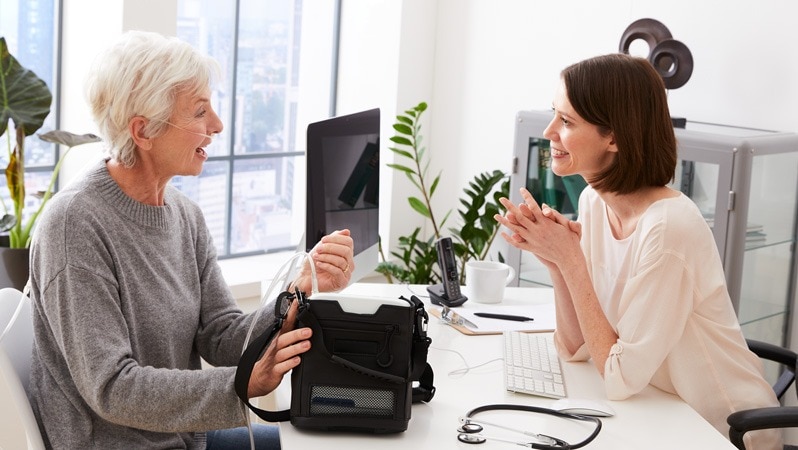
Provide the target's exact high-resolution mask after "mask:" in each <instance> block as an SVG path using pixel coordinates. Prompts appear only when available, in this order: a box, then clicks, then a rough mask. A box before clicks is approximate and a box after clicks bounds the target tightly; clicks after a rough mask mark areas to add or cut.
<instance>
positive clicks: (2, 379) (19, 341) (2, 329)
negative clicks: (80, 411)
mask: <svg viewBox="0 0 798 450" xmlns="http://www.w3.org/2000/svg"><path fill="white" fill-rule="evenodd" d="M9 325H10V327H9ZM0 336H2V341H0V403H1V404H3V405H8V404H10V405H11V408H7V407H6V406H4V407H3V412H2V413H0V440H1V441H0V447H4V448H21V447H22V446H23V445H24V446H26V447H27V448H28V449H43V448H44V443H43V442H42V437H41V434H40V432H39V426H38V424H37V423H36V418H35V416H34V415H33V410H32V409H31V407H30V402H29V401H28V396H27V389H28V379H29V374H30V358H31V350H32V347H33V323H32V319H31V305H30V299H29V298H28V296H27V295H22V293H21V292H20V291H18V290H16V289H13V288H3V289H0ZM4 398H5V400H3V399H4ZM15 438H16V439H17V441H16V444H14V443H9V442H7V441H9V440H13V439H15ZM23 443H24V444H23Z"/></svg>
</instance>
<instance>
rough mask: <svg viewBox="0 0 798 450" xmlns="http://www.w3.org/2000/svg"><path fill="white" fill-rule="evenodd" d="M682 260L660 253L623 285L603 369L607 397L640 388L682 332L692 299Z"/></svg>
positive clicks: (617, 397)
mask: <svg viewBox="0 0 798 450" xmlns="http://www.w3.org/2000/svg"><path fill="white" fill-rule="evenodd" d="M694 286H695V283H694V281H693V278H692V274H691V273H690V271H688V270H687V265H686V264H685V261H684V260H683V258H681V257H680V256H678V255H677V254H675V253H673V252H667V251H665V252H660V253H659V255H658V256H657V257H656V258H654V259H653V260H652V261H651V262H650V264H645V263H643V266H642V267H641V270H640V271H638V272H637V273H636V274H635V275H634V276H633V277H632V278H631V279H629V280H628V281H627V283H626V287H625V289H624V290H623V294H622V296H621V298H620V301H619V303H618V310H617V311H616V314H617V317H616V319H617V329H616V332H617V333H618V340H617V342H616V343H615V344H614V345H613V346H612V347H611V349H610V354H609V358H608V359H607V361H606V363H605V367H604V381H605V387H606V391H607V397H608V398H609V399H612V400H621V399H625V398H627V397H630V396H632V395H634V394H636V393H638V392H640V391H641V390H642V389H643V388H644V387H645V386H646V385H648V384H649V382H650V381H651V378H652V377H653V375H654V373H655V372H656V371H657V369H659V368H660V366H661V365H662V363H663V361H664V360H665V358H666V357H667V355H668V354H669V353H670V351H671V350H672V349H673V348H674V346H675V345H676V344H677V342H678V341H679V339H680V338H681V336H682V334H683V330H684V328H685V326H686V323H687V319H688V317H689V315H690V312H691V311H692V309H693V302H694V299H695V298H696V295H695V293H694V289H695V288H694Z"/></svg>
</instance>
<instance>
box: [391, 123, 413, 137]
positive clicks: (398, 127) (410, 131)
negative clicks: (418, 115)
mask: <svg viewBox="0 0 798 450" xmlns="http://www.w3.org/2000/svg"><path fill="white" fill-rule="evenodd" d="M393 129H394V130H396V131H398V132H399V133H402V134H406V135H408V136H412V135H413V129H412V128H410V127H409V126H407V125H405V124H403V123H395V124H393Z"/></svg>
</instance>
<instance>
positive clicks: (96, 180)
mask: <svg viewBox="0 0 798 450" xmlns="http://www.w3.org/2000/svg"><path fill="white" fill-rule="evenodd" d="M215 69H216V65H215V63H214V62H213V61H212V60H211V59H209V58H208V57H206V56H203V55H201V54H199V53H198V52H197V51H195V50H194V49H193V48H192V47H191V46H189V45H188V44H186V43H183V42H181V41H179V40H177V39H169V38H165V37H162V36H160V35H157V34H153V33H142V32H130V33H127V34H125V35H124V36H123V38H122V39H121V41H120V42H119V43H117V44H116V45H115V46H113V47H112V48H110V49H109V51H108V52H107V53H106V54H104V55H102V56H101V57H100V58H99V60H98V65H97V66H96V67H95V69H94V71H93V73H92V75H91V77H90V79H89V83H88V98H89V102H90V105H91V109H92V113H93V116H94V120H95V121H96V123H97V125H98V127H99V130H100V134H102V135H103V137H104V139H105V141H106V143H107V145H108V147H109V153H110V157H108V158H107V159H105V160H103V161H101V162H99V163H98V164H97V165H96V166H94V167H93V168H91V169H90V170H88V171H87V173H86V174H85V176H84V177H83V178H82V179H81V180H79V181H76V182H74V183H72V184H71V185H70V186H69V187H68V188H67V189H64V190H63V191H62V192H61V193H59V194H58V195H57V196H56V197H55V198H53V200H52V202H51V203H50V206H49V207H48V209H47V211H46V213H45V216H44V217H43V218H42V220H41V222H40V224H39V228H38V229H37V232H36V234H35V237H34V241H33V245H32V249H31V281H32V291H31V296H32V300H33V308H34V317H33V322H34V329H35V342H34V349H33V361H32V372H31V381H30V383H31V384H30V389H31V397H32V398H31V400H32V404H33V408H34V412H35V415H36V417H37V420H38V421H39V427H40V429H41V431H42V434H43V436H44V440H45V442H46V443H47V444H48V447H51V448H170V449H171V448H205V447H206V445H207V448H227V447H234V446H239V448H240V445H241V443H243V445H245V446H248V445H249V436H248V432H247V429H246V428H245V427H243V425H244V424H245V415H244V412H243V409H242V405H241V402H240V401H239V399H238V397H237V396H236V394H235V392H234V389H233V379H234V376H235V370H236V368H235V365H236V364H237V362H238V357H239V356H240V354H241V350H242V345H243V342H244V340H245V336H246V333H247V331H248V329H249V326H250V324H251V322H252V320H253V319H254V314H243V313H242V312H241V310H240V309H239V308H238V307H237V306H236V304H235V301H234V299H233V297H232V295H231V292H230V290H229V289H228V287H227V285H226V284H225V281H224V278H223V277H222V273H221V271H220V269H219V266H218V264H217V261H216V252H215V249H214V245H213V242H212V241H211V235H210V233H209V231H208V229H207V227H206V225H205V221H204V219H203V216H202V213H201V211H200V208H199V207H198V206H197V205H196V204H194V203H193V202H191V201H190V200H188V199H187V198H186V197H184V196H183V195H182V194H181V193H180V192H178V191H177V190H176V189H175V188H173V187H172V186H170V185H169V180H170V179H171V178H172V177H174V176H176V175H198V174H199V173H200V172H201V171H202V167H203V163H204V162H205V160H206V159H207V158H208V155H207V153H206V152H205V147H206V146H208V145H209V144H210V143H211V139H212V136H213V135H214V134H217V133H220V132H221V131H222V123H221V121H220V120H219V117H218V116H217V115H216V113H215V112H214V110H213V108H212V106H211V104H210V100H209V98H210V89H209V85H210V82H211V75H212V73H213V72H214V70H215ZM311 255H312V257H313V260H314V262H315V265H316V268H317V271H318V281H319V288H320V290H337V289H341V288H343V287H344V286H346V283H347V282H348V281H349V275H350V273H351V271H350V270H349V268H350V267H351V266H352V264H353V262H352V239H351V238H350V236H349V232H348V231H347V230H344V231H340V232H335V233H332V234H331V235H329V236H326V237H325V238H324V239H322V241H321V242H320V243H319V244H318V245H317V246H316V248H314V250H313V251H312V252H311ZM294 284H295V285H296V286H297V287H298V288H299V289H301V290H304V291H306V292H308V291H310V277H309V271H308V270H307V268H306V270H304V271H303V273H302V274H300V276H299V277H298V278H297V279H296V280H294ZM266 310H267V311H270V310H271V309H270V308H266ZM273 319H274V317H273V315H271V314H266V317H265V318H263V319H262V322H261V323H258V324H257V325H256V330H255V331H256V332H260V331H262V330H264V329H265V328H266V327H267V326H268V325H269V324H270V323H271V322H272V321H273ZM286 323H287V324H290V323H291V321H290V320H289V321H287V322H286ZM309 337H310V329H307V328H303V329H297V330H291V329H289V328H288V326H286V328H284V329H283V330H282V332H281V333H280V335H279V337H278V338H277V339H275V340H274V341H273V342H272V344H271V347H270V348H269V349H268V350H267V352H266V353H265V356H264V357H263V358H262V360H261V361H260V362H259V363H258V365H257V366H256V370H255V372H253V375H252V378H251V381H250V384H249V396H250V397H257V396H261V395H264V394H266V393H268V392H270V391H272V390H273V389H275V387H276V386H277V385H278V384H279V382H280V380H281V379H282V377H283V375H284V374H285V373H286V372H287V371H289V370H290V369H291V368H293V367H295V366H296V365H297V364H298V363H299V356H298V355H299V354H301V353H302V352H304V351H306V350H307V349H308V348H310V342H309V341H308V338H309ZM201 358H202V359H205V360H206V361H208V362H209V363H210V364H211V365H213V366H214V367H213V368H206V369H204V370H200V369H201V366H200V359H201ZM255 436H256V441H257V447H258V448H279V439H278V433H277V430H276V428H275V427H274V426H266V425H260V426H256V427H255ZM236 439H243V440H241V441H236Z"/></svg>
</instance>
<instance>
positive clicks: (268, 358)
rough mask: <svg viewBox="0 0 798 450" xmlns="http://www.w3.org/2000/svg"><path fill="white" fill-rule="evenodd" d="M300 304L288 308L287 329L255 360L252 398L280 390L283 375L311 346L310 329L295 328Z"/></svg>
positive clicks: (251, 385) (250, 381) (285, 327)
mask: <svg viewBox="0 0 798 450" xmlns="http://www.w3.org/2000/svg"><path fill="white" fill-rule="evenodd" d="M296 315H297V303H296V302H293V303H292V304H291V308H289V310H288V315H287V316H286V320H285V322H283V328H282V329H280V332H279V333H278V334H277V336H276V337H275V338H274V340H272V342H271V344H269V347H267V348H266V351H265V352H263V356H261V358H260V359H259V360H258V362H257V363H255V367H254V368H253V369H252V375H251V376H250V378H249V384H248V386H247V395H248V397H249V398H255V397H260V396H262V395H266V394H268V393H269V392H271V391H273V390H275V389H277V386H279V385H280V381H282V379H283V376H284V375H285V374H286V373H288V371H289V370H291V369H293V368H294V367H296V366H298V365H299V362H300V359H299V355H301V354H302V353H305V352H306V351H308V350H309V349H310V340H309V339H310V336H311V335H312V334H313V331H312V330H311V329H310V328H300V329H298V330H293V329H292V328H293V327H294V323H295V322H296Z"/></svg>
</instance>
